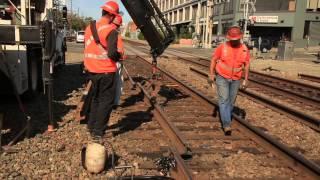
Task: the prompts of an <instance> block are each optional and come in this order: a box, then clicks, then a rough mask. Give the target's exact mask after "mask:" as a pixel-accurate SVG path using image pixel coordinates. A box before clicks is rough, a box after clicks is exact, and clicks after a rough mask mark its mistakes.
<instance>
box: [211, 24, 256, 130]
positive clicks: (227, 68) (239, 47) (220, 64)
mask: <svg viewBox="0 0 320 180" xmlns="http://www.w3.org/2000/svg"><path fill="white" fill-rule="evenodd" d="M242 36H243V33H242V31H241V29H240V27H239V26H232V27H230V28H229V29H228V32H227V36H226V37H227V39H228V41H227V42H225V43H223V44H221V45H219V46H218V47H217V48H216V50H215V51H214V53H213V56H212V59H211V65H210V77H209V78H210V79H211V80H212V81H214V80H215V81H216V87H217V94H218V98H219V112H220V118H221V121H222V127H223V130H224V132H225V134H226V135H231V119H232V111H233V106H234V103H235V100H236V97H237V93H238V90H239V87H240V84H241V82H240V80H241V77H242V73H243V69H244V80H243V81H242V87H243V88H245V87H246V86H247V85H248V75H249V64H250V53H249V50H248V48H247V46H246V45H245V44H243V43H242V42H241V39H242Z"/></svg>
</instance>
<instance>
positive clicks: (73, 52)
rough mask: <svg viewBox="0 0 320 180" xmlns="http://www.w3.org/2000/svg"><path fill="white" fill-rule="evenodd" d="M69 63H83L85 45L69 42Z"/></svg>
mask: <svg viewBox="0 0 320 180" xmlns="http://www.w3.org/2000/svg"><path fill="white" fill-rule="evenodd" d="M67 46H68V51H67V63H69V64H73V63H81V62H82V60H83V49H84V44H83V43H75V42H68V43H67Z"/></svg>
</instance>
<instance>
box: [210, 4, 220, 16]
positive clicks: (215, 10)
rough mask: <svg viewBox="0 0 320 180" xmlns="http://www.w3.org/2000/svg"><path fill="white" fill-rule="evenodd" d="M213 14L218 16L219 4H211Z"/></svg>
mask: <svg viewBox="0 0 320 180" xmlns="http://www.w3.org/2000/svg"><path fill="white" fill-rule="evenodd" d="M212 14H213V16H219V5H214V6H213V13H212Z"/></svg>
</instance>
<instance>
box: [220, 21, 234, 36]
mask: <svg viewBox="0 0 320 180" xmlns="http://www.w3.org/2000/svg"><path fill="white" fill-rule="evenodd" d="M231 26H232V22H227V23H223V24H222V33H223V34H226V33H227V31H228V28H229V27H231Z"/></svg>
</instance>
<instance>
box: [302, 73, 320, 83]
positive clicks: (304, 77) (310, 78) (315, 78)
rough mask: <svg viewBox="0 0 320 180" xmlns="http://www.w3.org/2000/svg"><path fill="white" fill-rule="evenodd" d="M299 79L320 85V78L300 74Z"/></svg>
mask: <svg viewBox="0 0 320 180" xmlns="http://www.w3.org/2000/svg"><path fill="white" fill-rule="evenodd" d="M298 77H299V78H300V79H304V80H308V81H312V82H316V83H320V77H319V76H312V75H308V74H302V73H299V74H298Z"/></svg>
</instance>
